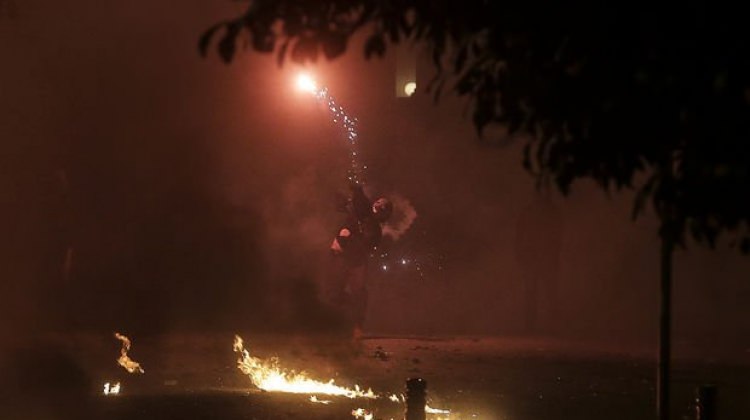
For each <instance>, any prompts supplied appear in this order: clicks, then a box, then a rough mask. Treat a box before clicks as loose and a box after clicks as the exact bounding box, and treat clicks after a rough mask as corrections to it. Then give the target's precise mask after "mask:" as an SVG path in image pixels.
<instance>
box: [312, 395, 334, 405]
mask: <svg viewBox="0 0 750 420" xmlns="http://www.w3.org/2000/svg"><path fill="white" fill-rule="evenodd" d="M310 402H312V403H318V404H330V403H331V401H330V400H319V399H318V397H317V396H315V395H313V396H311V397H310Z"/></svg>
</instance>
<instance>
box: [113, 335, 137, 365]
mask: <svg viewBox="0 0 750 420" xmlns="http://www.w3.org/2000/svg"><path fill="white" fill-rule="evenodd" d="M115 338H117V339H118V340H120V341H122V348H121V349H120V357H119V358H118V359H117V363H118V364H119V365H120V366H122V367H124V368H125V370H127V371H128V372H129V373H135V372H137V373H144V372H143V369H142V368H141V365H140V363H138V362H136V361H135V360H133V359H131V358H130V357H128V351H130V339H129V338H128V337H126V336H124V335H122V334H120V333H118V332H116V333H115Z"/></svg>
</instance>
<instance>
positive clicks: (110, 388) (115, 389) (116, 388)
mask: <svg viewBox="0 0 750 420" xmlns="http://www.w3.org/2000/svg"><path fill="white" fill-rule="evenodd" d="M119 393H120V383H119V382H116V383H114V384H112V385H110V383H109V382H107V383H105V384H104V395H117V394H119Z"/></svg>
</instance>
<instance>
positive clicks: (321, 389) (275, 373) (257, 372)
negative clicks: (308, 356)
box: [233, 335, 378, 399]
mask: <svg viewBox="0 0 750 420" xmlns="http://www.w3.org/2000/svg"><path fill="white" fill-rule="evenodd" d="M233 349H234V351H235V352H236V353H238V354H239V358H238V359H237V367H238V368H239V369H240V371H242V373H244V374H245V375H247V376H249V377H250V380H251V381H252V382H253V384H254V385H255V386H257V387H258V388H260V389H262V390H264V391H269V392H272V391H276V392H289V393H295V394H318V395H321V394H322V395H336V396H341V397H347V398H371V399H376V398H378V397H377V395H375V393H374V392H372V389H368V390H367V391H364V390H363V389H361V388H360V387H359V385H355V386H354V389H352V388H346V387H341V386H338V385H336V384H335V383H334V380H333V379H331V380H329V381H328V382H319V381H316V380H314V379H311V378H309V377H308V376H307V374H306V373H305V372H299V373H296V372H294V371H286V370H284V369H283V368H282V367H281V366H279V360H278V358H275V357H273V358H271V359H269V360H263V359H260V358H258V357H254V356H251V355H250V353H249V352H248V351H247V350H246V349H245V348H244V345H243V341H242V338H241V337H240V336H238V335H235V336H234V346H233Z"/></svg>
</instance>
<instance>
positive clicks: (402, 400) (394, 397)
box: [388, 394, 406, 403]
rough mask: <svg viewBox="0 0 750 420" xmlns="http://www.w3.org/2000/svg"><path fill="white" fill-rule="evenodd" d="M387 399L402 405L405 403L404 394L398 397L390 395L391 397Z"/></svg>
mask: <svg viewBox="0 0 750 420" xmlns="http://www.w3.org/2000/svg"><path fill="white" fill-rule="evenodd" d="M388 399H389V400H391V401H393V402H395V403H402V402H404V401H406V397H404V394H401V395H400V396H399V395H396V394H391V396H390V397H388Z"/></svg>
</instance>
